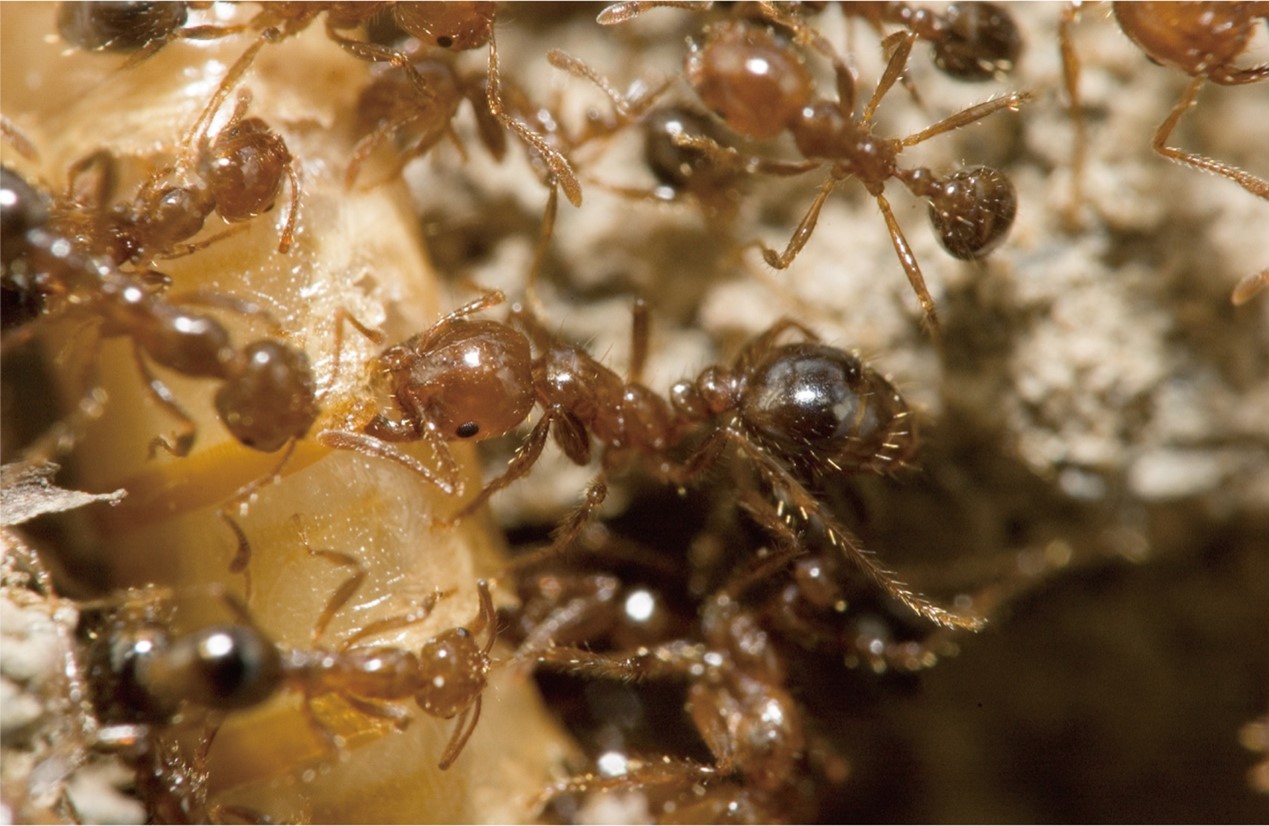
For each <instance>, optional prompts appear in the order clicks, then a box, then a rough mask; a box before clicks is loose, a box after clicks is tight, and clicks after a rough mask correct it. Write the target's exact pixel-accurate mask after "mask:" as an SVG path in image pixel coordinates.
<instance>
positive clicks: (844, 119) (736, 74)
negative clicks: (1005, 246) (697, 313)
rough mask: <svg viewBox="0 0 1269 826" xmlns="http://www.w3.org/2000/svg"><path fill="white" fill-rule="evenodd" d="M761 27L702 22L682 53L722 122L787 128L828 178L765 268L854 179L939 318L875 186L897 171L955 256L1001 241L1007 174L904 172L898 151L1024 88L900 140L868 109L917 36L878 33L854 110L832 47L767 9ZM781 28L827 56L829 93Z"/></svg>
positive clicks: (1009, 196)
mask: <svg viewBox="0 0 1269 826" xmlns="http://www.w3.org/2000/svg"><path fill="white" fill-rule="evenodd" d="M768 16H769V18H770V19H769V23H770V25H767V24H764V23H759V22H755V21H753V20H748V19H735V20H726V21H723V22H720V23H715V24H712V25H710V26H708V27H706V29H705V31H704V32H703V33H702V36H701V37H700V38H699V40H697V41H694V42H693V46H692V49H691V52H690V54H689V55H688V57H687V64H686V74H687V77H688V81H689V83H690V84H691V85H692V88H693V89H694V90H695V91H696V94H697V96H698V97H699V98H700V99H701V102H702V103H704V104H705V105H706V106H707V107H708V108H709V109H710V110H711V111H713V112H714V113H715V114H717V115H718V116H719V117H720V118H721V119H722V121H723V123H724V124H726V125H727V126H728V127H729V128H730V129H732V130H733V131H735V132H737V133H739V134H741V135H744V136H745V137H748V138H752V139H758V140H762V139H767V138H773V137H775V136H777V135H780V134H782V133H784V132H786V131H787V132H788V133H789V134H790V135H791V136H792V137H793V140H794V143H795V145H796V146H797V149H798V152H799V154H801V155H802V156H803V158H805V159H806V161H807V164H806V165H803V166H801V167H800V168H798V169H797V171H802V170H804V169H809V168H814V167H816V166H824V165H827V166H828V167H829V173H830V178H829V179H828V181H826V182H825V183H824V184H823V185H822V186H821V187H820V191H819V194H818V195H816V197H815V199H814V201H812V203H811V206H810V208H809V209H808V210H807V213H806V215H805V216H804V217H803V219H802V221H801V223H799V224H798V227H797V229H796V230H795V231H794V233H793V236H792V237H791V238H790V240H789V243H788V245H787V246H786V247H785V249H784V251H783V252H780V253H777V252H776V251H775V250H772V249H769V248H767V247H766V246H765V245H761V244H759V246H760V247H761V248H762V252H763V258H764V260H765V261H766V262H767V264H769V265H770V266H773V267H775V268H777V269H785V268H787V267H788V266H789V265H790V264H791V263H792V262H793V259H794V258H796V257H797V255H798V253H799V252H801V250H802V247H803V246H805V245H806V242H807V240H809V239H810V237H811V234H812V233H813V232H814V231H815V225H816V223H817V221H818V220H819V214H820V210H821V209H822V208H823V206H824V202H825V201H826V200H827V199H828V196H829V195H830V194H831V193H832V191H833V190H834V189H836V188H837V186H839V185H840V184H841V183H842V182H843V181H845V180H847V179H849V178H857V179H858V180H859V181H860V182H861V183H862V184H863V185H864V188H865V189H867V190H868V193H869V194H870V195H872V196H873V197H874V198H875V199H876V201H877V205H878V207H879V208H880V209H881V213H882V216H883V217H884V219H885V221H886V227H887V229H888V230H889V233H890V239H891V241H892V243H893V244H894V248H895V253H896V254H897V255H898V258H899V262H900V264H902V266H903V269H904V272H905V274H906V275H907V277H908V281H909V282H910V283H911V285H912V289H913V291H914V292H915V293H916V294H917V298H918V299H919V300H920V302H921V306H922V308H923V310H924V311H925V315H926V318H927V319H928V320H929V322H930V324H931V325H932V326H937V314H936V312H935V308H934V300H933V299H932V298H931V297H930V293H929V290H928V289H927V288H926V286H925V279H924V276H923V275H922V274H921V268H920V266H919V265H918V264H917V261H916V257H915V256H914V255H913V253H912V250H911V248H910V247H909V246H908V242H907V239H906V238H904V236H903V231H902V230H901V229H900V228H899V223H898V221H897V220H896V219H895V217H894V213H893V211H892V210H891V208H890V203H889V201H887V200H886V197H885V195H884V194H883V193H884V190H885V185H886V182H887V181H888V180H890V179H892V178H893V179H895V180H897V181H899V182H900V183H902V184H903V185H904V186H905V187H907V188H908V190H909V191H910V192H912V193H913V194H914V195H916V196H918V197H921V198H925V199H927V200H928V201H929V203H930V222H931V224H932V225H933V227H934V230H935V233H936V235H937V236H938V238H939V241H940V243H942V245H943V247H944V248H945V249H946V250H947V251H948V252H949V253H951V254H952V255H953V256H955V257H957V258H961V259H975V258H981V257H983V256H985V255H987V254H988V253H990V252H991V251H992V250H993V249H995V248H996V247H997V246H998V245H999V244H1000V243H1001V242H1002V241H1003V240H1004V238H1005V235H1006V234H1007V233H1008V231H1009V228H1010V226H1012V224H1013V219H1014V215H1015V214H1016V212H1017V197H1016V195H1015V193H1014V189H1013V185H1012V184H1011V183H1010V181H1009V179H1008V178H1007V177H1006V176H1005V174H1004V173H1002V172H1000V171H998V170H996V169H992V168H990V167H985V166H976V167H970V168H965V169H961V170H959V171H957V172H955V173H953V174H951V175H949V176H947V177H945V178H940V177H939V176H938V175H936V174H935V173H934V172H932V171H930V170H929V169H925V168H922V167H917V168H915V169H904V168H902V167H900V166H899V165H898V158H899V155H900V153H902V152H903V150H904V149H906V148H908V147H911V146H915V145H917V144H920V143H923V142H925V141H927V140H929V139H930V138H933V137H937V136H938V135H942V134H945V133H947V132H951V131H953V130H955V129H959V128H961V127H964V126H968V125H969V124H971V123H975V122H977V121H979V120H982V119H983V118H985V117H988V116H989V115H991V114H993V113H995V112H998V111H1000V110H1001V109H1016V108H1017V107H1018V106H1020V105H1021V104H1022V103H1023V102H1025V101H1027V100H1029V99H1030V97H1031V96H1030V94H1028V93H1025V92H1015V93H1011V94H1008V95H1005V96H1003V97H999V98H995V99H993V100H990V101H987V102H985V103H980V104H977V105H975V106H971V107H969V108H967V109H964V110H962V111H960V112H957V113H956V114H954V115H951V116H950V117H947V118H944V119H943V120H941V121H939V122H937V123H935V124H933V125H931V126H929V127H926V128H925V129H922V130H921V131H919V132H916V133H914V134H912V135H908V136H907V137H905V138H902V139H897V140H896V139H889V138H879V137H877V136H876V135H874V134H873V131H872V120H873V116H874V114H875V113H876V110H877V106H878V105H879V104H880V102H881V100H882V98H883V97H884V96H885V94H886V93H887V92H888V91H889V90H890V88H891V87H892V86H893V85H894V84H895V82H896V81H898V80H899V78H900V76H901V75H902V73H903V71H904V69H905V67H906V66H907V63H908V56H909V54H910V52H911V50H912V44H913V41H914V40H915V39H916V36H915V35H914V34H912V33H911V32H900V33H896V34H894V35H891V36H890V37H889V38H887V40H886V45H887V48H888V49H889V50H890V52H891V54H890V59H889V61H888V62H887V64H886V67H885V70H884V72H883V73H882V76H881V78H880V80H879V81H878V82H877V86H876V88H875V89H874V91H873V93H872V96H871V97H870V98H869V100H868V102H867V104H866V105H865V106H864V108H863V111H862V112H861V113H859V114H858V115H856V113H855V78H854V75H853V74H852V72H851V70H850V69H849V68H848V67H847V66H846V65H845V63H843V62H842V60H841V59H840V58H839V57H838V56H837V55H836V53H835V51H834V50H833V48H832V47H831V46H830V45H829V44H828V42H827V41H826V40H825V39H824V38H823V37H822V36H821V35H819V34H818V33H817V32H815V31H813V30H811V29H810V28H808V27H806V26H805V25H803V24H801V23H800V22H799V21H797V20H795V19H793V18H791V17H786V16H781V15H779V14H778V12H776V10H774V9H768ZM780 29H787V30H789V31H791V32H792V33H793V36H794V37H795V39H797V40H798V41H799V42H800V43H804V44H805V45H808V46H811V47H813V48H814V49H815V50H816V51H818V52H820V53H822V54H824V55H825V56H826V57H828V58H829V59H830V60H831V62H832V64H833V69H834V73H835V76H836V85H837V96H838V99H837V100H836V101H830V100H826V99H822V98H821V99H817V98H816V95H815V84H814V81H813V78H812V76H811V73H810V70H809V69H808V68H807V67H806V66H805V65H804V64H803V62H802V59H801V57H800V56H798V54H797V53H796V52H794V51H793V50H792V49H791V48H790V45H789V43H788V42H787V39H786V38H785V37H784V35H783V34H782V33H781V31H780ZM682 142H684V143H689V144H690V145H692V146H696V147H700V148H702V149H705V150H709V151H718V152H723V153H726V152H731V151H734V150H724V149H722V148H721V147H718V146H717V144H715V143H714V142H713V141H711V140H709V139H708V138H699V139H690V140H689V141H682Z"/></svg>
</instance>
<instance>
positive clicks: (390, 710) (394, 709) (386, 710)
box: [340, 694, 414, 731]
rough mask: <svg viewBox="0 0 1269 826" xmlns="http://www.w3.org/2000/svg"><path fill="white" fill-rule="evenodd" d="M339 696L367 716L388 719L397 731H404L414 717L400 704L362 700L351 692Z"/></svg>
mask: <svg viewBox="0 0 1269 826" xmlns="http://www.w3.org/2000/svg"><path fill="white" fill-rule="evenodd" d="M340 697H341V698H342V699H343V701H344V702H345V703H348V705H350V706H352V707H353V708H355V709H357V710H358V711H360V712H361V713H362V714H364V715H366V716H367V717H375V718H378V719H381V720H388V721H390V722H391V723H392V725H393V726H395V727H396V728H397V730H398V731H405V730H406V729H407V728H409V727H410V723H411V722H413V721H414V718H413V717H411V716H410V712H408V711H406V710H405V709H404V708H402V707H401V706H397V705H393V704H391V703H376V702H373V701H371V700H364V699H362V698H361V697H355V696H353V695H351V694H341V695H340Z"/></svg>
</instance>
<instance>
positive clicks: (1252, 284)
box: [1229, 268, 1269, 307]
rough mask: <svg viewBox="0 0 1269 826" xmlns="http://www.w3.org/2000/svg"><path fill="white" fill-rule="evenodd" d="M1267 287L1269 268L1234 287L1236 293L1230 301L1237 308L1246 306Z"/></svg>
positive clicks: (1253, 274)
mask: <svg viewBox="0 0 1269 826" xmlns="http://www.w3.org/2000/svg"><path fill="white" fill-rule="evenodd" d="M1265 287H1269V268H1266V269H1263V270H1261V271H1260V272H1257V273H1252V274H1251V275H1249V276H1247V277H1246V278H1244V279H1243V280H1241V281H1239V282H1238V284H1237V285H1236V286H1235V287H1234V292H1233V293H1232V294H1231V295H1230V297H1229V300H1230V301H1231V302H1232V303H1233V305H1234V306H1235V307H1238V306H1241V305H1243V304H1246V303H1247V302H1248V301H1251V299H1252V298H1254V297H1255V295H1256V293H1258V292H1260V291H1261V290H1262V289H1264V288H1265Z"/></svg>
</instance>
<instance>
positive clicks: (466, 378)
mask: <svg viewBox="0 0 1269 826" xmlns="http://www.w3.org/2000/svg"><path fill="white" fill-rule="evenodd" d="M381 361H382V362H383V363H384V365H385V366H386V367H387V368H388V370H389V371H390V372H391V373H392V377H393V381H394V385H395V392H396V396H397V399H398V401H399V402H400V403H401V406H402V408H404V409H405V410H408V411H411V412H413V413H414V414H415V415H417V416H418V417H419V418H420V423H424V422H426V423H430V424H431V425H432V426H434V427H436V428H437V429H438V430H439V431H440V434H441V436H442V437H443V438H445V439H449V440H458V439H463V440H474V441H480V440H482V439H491V438H493V437H495V436H501V435H503V434H504V433H507V432H509V431H511V430H512V429H513V428H514V427H516V426H517V425H519V424H520V423H521V422H523V421H524V419H525V417H526V416H528V415H529V411H530V410H532V409H533V402H534V395H533V374H532V371H531V370H530V364H531V356H530V353H529V341H528V339H526V338H525V337H524V335H523V334H522V333H520V332H519V331H517V330H514V329H512V328H511V327H509V326H507V325H505V324H499V323H497V322H493V321H454V322H451V323H450V324H448V325H446V326H444V327H442V328H441V329H439V330H436V331H435V332H434V333H432V334H428V335H425V336H423V337H421V339H414V340H411V341H410V342H406V343H405V344H404V345H401V346H399V347H394V348H390V349H389V350H388V351H387V352H386V353H385V354H384V356H383V357H382V358H381Z"/></svg>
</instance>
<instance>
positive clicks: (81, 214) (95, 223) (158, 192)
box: [56, 29, 300, 264]
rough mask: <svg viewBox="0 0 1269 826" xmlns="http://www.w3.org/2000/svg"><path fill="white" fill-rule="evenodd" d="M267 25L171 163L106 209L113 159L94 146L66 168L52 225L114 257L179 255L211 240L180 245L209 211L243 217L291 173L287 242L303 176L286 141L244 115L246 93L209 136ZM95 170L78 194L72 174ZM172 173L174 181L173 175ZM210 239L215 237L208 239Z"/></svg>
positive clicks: (264, 207) (282, 248)
mask: <svg viewBox="0 0 1269 826" xmlns="http://www.w3.org/2000/svg"><path fill="white" fill-rule="evenodd" d="M277 36H278V34H277V32H276V30H272V29H270V30H267V31H266V32H264V34H262V35H261V36H260V38H258V39H257V40H256V42H255V43H254V44H252V46H251V47H250V48H249V49H247V51H246V52H244V53H243V54H242V56H241V57H239V58H238V60H237V61H236V62H235V63H234V64H233V65H232V66H231V67H230V68H229V71H228V72H227V73H226V74H225V77H224V79H223V80H222V81H221V83H220V85H219V86H218V87H217V89H216V91H215V93H214V94H213V95H212V97H211V100H210V101H208V103H207V105H206V106H205V107H204V109H203V111H202V113H201V114H200V115H199V116H198V118H197V119H196V120H195V121H194V123H193V125H192V126H191V127H190V129H189V130H188V132H187V133H186V134H185V136H184V137H183V138H182V141H181V146H182V152H184V153H186V154H185V155H184V156H183V157H181V158H179V159H178V160H177V162H176V164H175V165H174V166H170V167H165V168H161V169H159V170H156V171H155V172H154V173H153V174H152V175H150V176H149V177H148V179H147V180H146V181H145V183H144V184H143V185H142V187H141V189H140V191H139V192H138V193H137V195H136V197H135V198H134V199H133V202H132V203H131V204H129V205H121V206H117V207H115V208H114V209H113V210H111V211H109V212H108V211H107V208H106V206H105V204H104V203H103V202H104V201H105V200H106V199H107V198H108V197H109V194H110V190H111V189H113V177H114V174H113V173H114V169H113V163H114V159H113V157H112V156H110V155H109V154H108V153H106V152H104V151H100V152H96V153H93V154H91V155H89V156H88V157H87V158H85V159H83V160H81V161H80V162H78V163H77V164H76V165H75V166H73V167H72V169H71V176H70V177H71V182H70V186H69V193H68V196H67V198H66V199H65V200H66V203H65V204H63V205H62V206H61V208H60V209H59V210H58V215H57V218H56V228H57V230H58V231H59V232H61V233H62V234H64V235H66V236H67V237H70V238H72V239H74V240H75V241H76V242H77V243H79V244H80V245H81V246H86V247H87V248H89V249H91V250H93V251H94V252H103V253H106V254H109V255H110V256H111V257H112V258H113V259H114V260H115V261H116V262H117V263H119V264H123V263H125V262H133V263H138V264H148V263H149V262H150V261H152V260H153V259H155V258H157V257H172V256H173V255H181V254H186V253H188V252H191V251H193V250H196V249H198V248H200V247H202V246H205V245H206V244H207V243H209V242H203V243H200V244H195V245H186V246H184V247H181V246H180V245H181V242H183V241H186V240H187V239H189V238H192V237H194V236H195V235H197V234H198V233H199V232H200V231H201V230H202V228H203V222H204V221H205V220H206V218H207V216H208V215H210V214H211V213H212V212H213V211H215V212H217V213H218V214H219V215H220V217H221V218H222V219H223V220H224V221H226V222H228V223H231V224H232V223H238V222H242V221H247V220H249V219H251V218H253V217H255V216H257V215H260V214H261V213H264V212H267V211H268V210H270V209H271V208H272V207H273V204H274V201H275V200H276V199H277V197H278V194H279V192H280V191H281V188H282V181H283V178H284V177H285V178H287V179H289V180H290V185H291V204H290V211H289V213H288V215H287V220H286V224H285V226H284V228H283V230H282V235H281V238H280V240H279V242H278V251H279V252H287V251H289V250H290V248H291V245H292V243H293V242H294V237H295V226H296V220H297V218H298V214H299V213H298V211H299V197H300V182H299V178H298V176H297V175H296V173H295V160H294V159H293V158H292V157H291V153H290V152H289V151H288V150H287V146H286V142H285V141H284V140H283V139H282V138H281V137H280V136H278V135H277V134H276V133H274V132H273V131H272V129H270V128H269V126H268V124H266V123H265V122H264V121H263V120H261V119H260V118H257V117H245V115H246V108H247V105H248V103H249V101H250V96H249V95H247V94H245V93H244V94H242V95H240V98H239V101H238V104H237V105H236V106H235V108H234V111H233V114H232V116H231V117H230V119H229V122H228V123H227V124H226V125H225V126H224V127H223V128H221V129H220V131H219V132H218V133H217V134H216V136H215V137H214V138H211V137H209V136H208V132H209V130H210V128H211V125H212V122H213V121H214V119H215V115H216V113H217V111H219V109H220V107H221V105H222V104H223V103H224V100H225V98H226V97H227V96H228V95H229V93H230V92H231V91H232V90H233V88H234V86H235V85H237V84H238V83H239V81H240V80H241V79H242V76H243V74H244V73H245V72H246V71H247V69H248V68H249V67H250V65H251V63H252V62H253V61H254V60H255V57H256V55H257V54H258V53H259V51H260V49H261V48H262V47H263V46H264V45H265V44H266V43H268V42H270V41H272V40H275V39H276V38H277ZM94 169H95V170H96V174H97V176H98V186H97V187H95V188H93V189H95V192H93V193H91V195H92V201H91V202H90V203H82V202H81V200H80V198H79V197H77V196H76V191H77V189H80V188H82V185H80V184H79V181H78V180H77V179H78V178H80V177H81V176H83V175H84V174H85V173H87V172H89V171H90V170H94ZM173 176H176V177H177V178H178V180H180V179H188V181H189V182H188V183H187V182H186V181H185V180H180V182H179V183H176V184H173V183H171V179H172V177H173ZM213 240H214V239H213Z"/></svg>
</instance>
